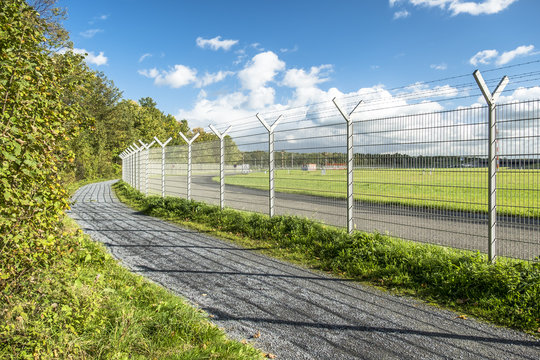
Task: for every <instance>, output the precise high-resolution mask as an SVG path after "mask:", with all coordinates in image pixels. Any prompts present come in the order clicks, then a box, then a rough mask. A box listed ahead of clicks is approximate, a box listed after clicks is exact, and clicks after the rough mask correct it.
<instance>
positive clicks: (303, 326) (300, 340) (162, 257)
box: [69, 181, 540, 360]
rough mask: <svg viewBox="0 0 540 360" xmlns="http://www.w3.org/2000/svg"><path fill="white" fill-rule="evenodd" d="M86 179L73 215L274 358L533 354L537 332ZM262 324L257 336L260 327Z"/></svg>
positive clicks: (125, 259) (537, 353) (539, 351)
mask: <svg viewBox="0 0 540 360" xmlns="http://www.w3.org/2000/svg"><path fill="white" fill-rule="evenodd" d="M112 183H113V182H111V181H109V182H102V183H97V184H91V185H87V186H84V187H82V188H81V189H79V191H77V193H76V194H75V195H74V196H73V202H74V203H73V206H72V210H71V211H70V213H69V215H70V216H71V217H72V218H74V219H75V220H76V221H77V223H78V224H79V225H80V226H81V228H82V229H83V230H84V232H86V233H88V234H90V235H91V236H92V237H93V238H94V239H95V240H97V241H101V242H103V243H104V244H105V245H106V246H107V247H108V249H109V250H110V251H111V253H112V254H113V255H114V256H115V257H116V258H118V259H120V261H121V262H122V263H123V264H124V265H125V266H127V267H128V268H130V269H131V270H132V271H134V272H137V273H139V274H142V275H144V276H145V277H147V278H149V279H151V280H153V281H154V282H157V283H159V284H161V285H163V286H165V287H167V288H169V289H171V290H172V291H173V292H175V293H177V294H179V295H182V296H183V297H185V298H187V299H189V301H191V302H192V303H194V304H196V305H198V306H199V307H200V308H202V309H204V310H205V311H207V312H208V313H209V314H210V316H211V317H212V321H213V322H214V323H215V324H217V325H218V326H220V327H223V328H224V329H225V330H226V332H227V333H228V334H229V336H230V337H232V338H235V339H238V340H241V339H247V340H248V341H249V342H251V343H253V344H254V345H255V346H256V347H258V348H260V349H263V350H264V351H266V352H270V353H273V354H275V355H276V356H277V357H276V358H277V359H295V360H297V359H531V360H533V359H534V360H537V359H539V358H540V341H539V340H536V339H534V338H532V337H530V336H527V335H525V334H523V333H519V332H516V331H512V330H507V329H503V328H498V327H495V326H491V325H488V324H484V323H481V322H478V321H475V320H471V319H468V320H463V319H461V318H458V317H457V314H455V313H453V312H450V311H444V310H439V309H436V308H434V307H431V306H428V305H425V304H423V303H421V302H418V301H415V300H412V299H408V298H403V297H395V296H391V295H388V294H386V293H384V292H382V291H379V290H376V289H372V288H370V287H365V286H362V285H359V284H356V283H354V282H350V281H345V280H341V279H336V278H333V277H330V276H328V275H324V274H321V273H318V272H313V271H309V270H305V269H302V268H299V267H296V266H293V265H290V264H287V263H284V262H281V261H278V260H275V259H271V258H268V257H266V256H263V255H261V254H258V253H257V251H256V249H244V248H240V247H237V246H235V245H232V244H230V243H227V242H224V241H221V240H218V239H216V238H213V237H211V236H208V235H205V234H201V233H197V232H194V231H191V230H187V229H183V228H180V227H178V226H176V225H172V224H170V223H167V222H164V221H161V220H158V219H155V218H152V217H149V216H145V215H142V214H140V213H137V212H135V211H133V210H132V209H130V208H128V207H127V206H125V205H123V204H122V203H120V202H119V201H118V200H117V198H116V197H115V196H114V194H113V193H112V190H111V184H112ZM258 332H260V337H254V336H253V335H255V334H257V333H258Z"/></svg>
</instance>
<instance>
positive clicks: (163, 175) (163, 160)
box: [154, 136, 172, 198]
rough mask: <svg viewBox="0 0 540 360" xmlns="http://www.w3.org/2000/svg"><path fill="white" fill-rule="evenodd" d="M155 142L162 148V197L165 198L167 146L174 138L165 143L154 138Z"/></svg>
mask: <svg viewBox="0 0 540 360" xmlns="http://www.w3.org/2000/svg"><path fill="white" fill-rule="evenodd" d="M154 140H156V142H157V143H158V144H159V145H160V146H161V197H162V198H164V197H165V146H167V144H168V143H169V141H171V140H172V138H169V139H167V141H165V142H164V143H162V142H161V141H159V139H158V138H157V137H155V136H154Z"/></svg>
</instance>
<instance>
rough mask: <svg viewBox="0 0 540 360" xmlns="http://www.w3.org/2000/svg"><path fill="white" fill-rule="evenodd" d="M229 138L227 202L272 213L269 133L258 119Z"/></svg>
mask: <svg viewBox="0 0 540 360" xmlns="http://www.w3.org/2000/svg"><path fill="white" fill-rule="evenodd" d="M229 136H230V137H226V138H225V184H226V185H225V205H226V206H227V207H231V208H234V209H237V210H246V211H253V212H258V213H262V214H268V201H269V199H268V135H267V133H266V131H265V129H264V128H263V127H262V126H261V125H260V124H259V123H258V122H257V120H256V119H255V117H254V118H253V122H252V123H250V124H248V125H246V126H235V127H233V128H232V129H231V131H230V133H229Z"/></svg>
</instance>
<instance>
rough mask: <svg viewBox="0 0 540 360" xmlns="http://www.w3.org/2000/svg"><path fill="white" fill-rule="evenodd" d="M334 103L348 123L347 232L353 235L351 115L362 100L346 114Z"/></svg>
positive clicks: (333, 100)
mask: <svg viewBox="0 0 540 360" xmlns="http://www.w3.org/2000/svg"><path fill="white" fill-rule="evenodd" d="M332 102H333V103H334V105H335V106H336V107H337V109H338V110H339V112H340V113H341V116H343V118H344V119H345V121H346V122H347V231H348V232H349V233H352V232H353V230H354V222H353V216H354V214H353V211H354V186H353V185H354V148H353V140H354V139H353V121H352V119H351V115H352V113H353V112H354V110H356V108H357V107H358V106H359V105H360V104H361V103H362V100H360V101H359V102H358V104H356V106H355V107H354V109H352V111H351V112H350V113H348V114H347V113H346V112H344V111H343V110H342V109H341V108H340V107H339V105H338V104H337V102H336V98H333V99H332Z"/></svg>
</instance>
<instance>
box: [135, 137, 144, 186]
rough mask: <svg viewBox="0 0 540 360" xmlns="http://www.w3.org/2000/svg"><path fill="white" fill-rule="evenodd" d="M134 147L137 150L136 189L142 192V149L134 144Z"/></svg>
mask: <svg viewBox="0 0 540 360" xmlns="http://www.w3.org/2000/svg"><path fill="white" fill-rule="evenodd" d="M133 146H134V147H135V149H136V151H137V152H136V153H135V189H137V190H139V191H140V190H141V150H142V149H143V148H142V147H140V146H138V145H137V144H136V143H133Z"/></svg>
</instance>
